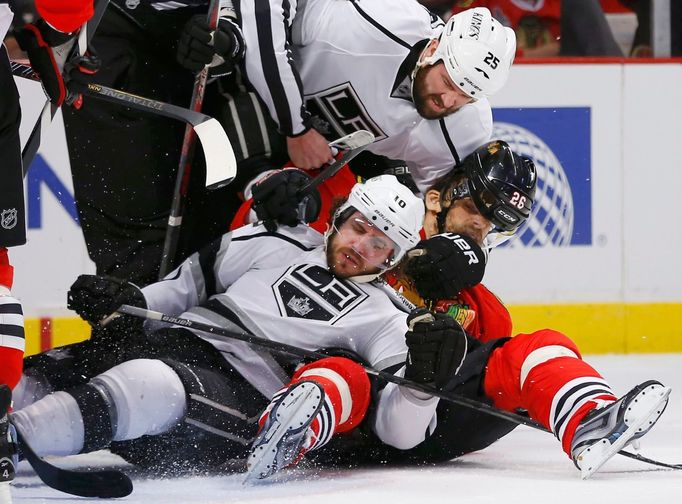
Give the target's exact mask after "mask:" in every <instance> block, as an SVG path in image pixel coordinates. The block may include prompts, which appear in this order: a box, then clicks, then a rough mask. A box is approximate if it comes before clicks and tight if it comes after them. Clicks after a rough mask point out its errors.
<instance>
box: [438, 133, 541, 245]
mask: <svg viewBox="0 0 682 504" xmlns="http://www.w3.org/2000/svg"><path fill="white" fill-rule="evenodd" d="M455 172H457V173H458V174H459V175H460V176H462V175H463V176H464V180H463V182H462V183H461V184H459V185H458V186H456V187H454V188H453V189H452V191H453V194H452V195H450V196H451V197H452V199H460V198H465V197H471V199H472V200H473V202H474V203H475V204H476V208H478V211H479V212H481V215H483V216H484V217H485V218H486V219H488V220H489V221H490V222H492V223H493V226H494V228H495V230H496V231H499V232H514V231H515V230H516V229H518V227H519V226H520V225H521V224H523V222H524V221H525V220H526V219H528V217H529V216H530V212H531V208H532V206H533V201H534V199H535V186H536V183H537V176H536V170H535V164H534V163H533V161H532V160H531V159H529V158H526V157H524V156H520V155H518V154H515V153H514V152H512V150H511V148H510V147H509V145H508V144H507V143H506V142H504V141H502V140H494V141H492V142H489V143H487V144H485V145H483V146H482V147H479V148H478V149H476V150H475V151H474V152H472V153H471V154H469V155H468V156H467V157H466V158H464V161H463V162H462V164H461V165H460V166H459V167H457V168H456V169H455Z"/></svg>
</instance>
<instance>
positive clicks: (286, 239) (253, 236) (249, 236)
mask: <svg viewBox="0 0 682 504" xmlns="http://www.w3.org/2000/svg"><path fill="white" fill-rule="evenodd" d="M261 236H272V237H273V238H278V239H280V240H284V241H285V242H288V243H291V244H292V245H294V246H296V247H298V248H300V249H301V250H305V251H306V252H307V251H309V250H312V249H313V248H314V247H306V246H305V245H303V244H302V243H301V242H299V241H297V240H294V239H293V238H291V237H289V236H284V235H281V234H279V233H256V234H252V235H248V236H237V237H235V238H232V241H246V240H250V239H252V238H259V237H261Z"/></svg>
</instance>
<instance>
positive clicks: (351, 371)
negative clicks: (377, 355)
mask: <svg viewBox="0 0 682 504" xmlns="http://www.w3.org/2000/svg"><path fill="white" fill-rule="evenodd" d="M303 381H313V382H315V383H317V384H319V385H320V386H321V387H322V388H323V389H324V392H325V402H324V405H323V407H322V409H321V410H320V412H319V413H318V414H317V415H316V417H315V418H314V419H313V422H312V423H311V424H310V427H309V428H310V436H309V439H308V442H307V443H306V445H304V450H303V452H302V453H301V455H302V454H303V453H305V452H307V451H309V450H313V449H316V448H319V447H321V446H323V445H325V444H326V443H327V442H328V441H329V440H330V439H331V438H332V436H333V435H334V434H336V433H338V432H346V431H349V430H351V429H352V428H354V427H356V426H357V425H359V424H360V422H362V420H363V418H364V417H365V413H366V412H367V408H368V407H369V400H370V383H369V378H368V377H367V373H365V370H364V369H363V368H362V366H360V365H359V364H357V363H356V362H353V361H352V360H350V359H346V358H343V357H329V358H326V359H321V360H319V361H315V362H312V363H310V364H307V365H306V366H303V367H302V368H300V369H299V370H298V371H296V373H295V374H294V376H293V377H292V379H291V382H290V383H289V384H288V385H287V386H286V387H285V388H283V389H282V390H280V391H279V392H277V393H276V394H275V396H274V397H273V399H272V401H271V402H270V404H269V405H268V407H267V408H266V410H265V411H264V412H263V414H262V415H261V418H260V420H259V424H260V425H261V427H262V426H263V425H264V424H265V421H266V419H267V417H268V415H269V414H270V411H271V409H272V408H273V407H274V405H275V404H276V403H277V401H278V400H279V398H280V397H281V396H282V395H283V394H284V393H286V391H287V390H289V388H290V387H291V386H292V385H295V384H297V383H299V382H303Z"/></svg>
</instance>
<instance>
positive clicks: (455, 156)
mask: <svg viewBox="0 0 682 504" xmlns="http://www.w3.org/2000/svg"><path fill="white" fill-rule="evenodd" d="M438 124H440V130H441V132H442V133H443V138H444V139H445V142H446V143H447V144H448V149H450V153H451V154H452V158H453V159H454V160H455V165H459V163H460V159H459V154H458V153H457V149H456V148H455V144H454V143H453V141H452V138H450V133H448V127H447V126H446V125H445V118H444V117H443V118H441V119H439V120H438Z"/></svg>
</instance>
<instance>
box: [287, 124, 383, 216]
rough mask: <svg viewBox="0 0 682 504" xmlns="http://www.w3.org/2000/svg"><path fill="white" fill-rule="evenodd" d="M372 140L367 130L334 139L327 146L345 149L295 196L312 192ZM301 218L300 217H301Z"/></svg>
mask: <svg viewBox="0 0 682 504" xmlns="http://www.w3.org/2000/svg"><path fill="white" fill-rule="evenodd" d="M372 142H374V135H373V134H372V133H370V132H369V131H367V130H358V131H354V132H353V133H351V134H350V135H346V136H345V137H341V138H339V139H338V140H334V141H333V142H332V143H330V144H329V147H331V148H336V149H339V150H343V151H345V152H344V153H343V154H342V155H341V157H340V158H339V159H337V160H336V161H334V162H333V163H331V164H329V165H327V167H326V168H325V169H324V170H322V171H321V172H320V173H319V175H317V177H315V178H314V179H313V180H311V181H310V182H308V183H307V184H306V185H304V186H303V187H301V188H300V189H299V190H298V193H297V196H298V198H299V199H302V198H303V197H304V196H305V195H306V194H308V193H310V192H312V191H313V190H314V189H315V188H316V187H317V186H319V185H320V184H321V183H322V182H324V181H325V180H327V179H328V178H330V177H333V176H334V175H336V173H337V172H338V171H339V170H340V169H341V168H343V167H344V166H345V165H346V164H348V163H349V162H350V160H351V159H353V158H354V157H355V156H357V155H358V154H360V153H361V152H362V151H364V150H365V149H366V148H367V147H368V146H369V144H371V143H372ZM301 220H302V219H301Z"/></svg>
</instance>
